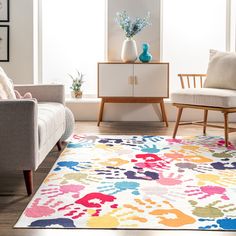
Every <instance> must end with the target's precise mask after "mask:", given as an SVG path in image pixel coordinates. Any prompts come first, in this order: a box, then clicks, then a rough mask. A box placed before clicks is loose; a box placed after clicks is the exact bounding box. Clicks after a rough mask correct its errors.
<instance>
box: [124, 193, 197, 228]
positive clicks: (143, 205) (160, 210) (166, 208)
mask: <svg viewBox="0 0 236 236" xmlns="http://www.w3.org/2000/svg"><path fill="white" fill-rule="evenodd" d="M134 200H135V202H136V204H135V205H133V204H124V205H123V207H124V208H128V209H130V210H134V211H137V212H139V213H140V214H142V213H144V212H146V211H147V210H148V212H149V213H148V214H149V215H152V216H154V219H156V220H157V221H158V223H159V224H162V225H165V226H169V227H179V226H183V225H187V224H193V223H194V222H195V221H196V220H195V219H194V218H193V217H191V216H189V215H187V214H185V213H183V212H182V211H180V210H178V209H176V208H175V207H174V206H173V205H172V204H170V203H169V202H168V201H163V202H162V203H161V204H159V203H158V202H156V201H154V200H151V199H150V198H147V199H145V200H142V199H134Z"/></svg>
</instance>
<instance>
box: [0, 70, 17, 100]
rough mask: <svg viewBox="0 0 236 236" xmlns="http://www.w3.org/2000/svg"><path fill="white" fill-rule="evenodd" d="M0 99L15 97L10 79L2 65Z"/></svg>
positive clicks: (0, 71)
mask: <svg viewBox="0 0 236 236" xmlns="http://www.w3.org/2000/svg"><path fill="white" fill-rule="evenodd" d="M0 99H16V96H15V93H14V90H13V84H12V81H11V79H9V78H8V76H7V74H6V73H5V71H4V70H3V69H2V67H0Z"/></svg>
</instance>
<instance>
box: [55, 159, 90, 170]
mask: <svg viewBox="0 0 236 236" xmlns="http://www.w3.org/2000/svg"><path fill="white" fill-rule="evenodd" d="M90 167H91V162H77V161H60V162H58V163H57V167H56V168H55V169H54V171H60V170H62V169H63V168H68V169H70V170H74V171H78V172H79V171H80V170H81V169H89V168H90Z"/></svg>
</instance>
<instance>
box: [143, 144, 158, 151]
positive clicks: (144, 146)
mask: <svg viewBox="0 0 236 236" xmlns="http://www.w3.org/2000/svg"><path fill="white" fill-rule="evenodd" d="M139 147H140V148H141V151H142V152H146V153H158V152H160V149H158V148H157V146H156V145H155V144H153V145H152V146H149V145H143V146H139Z"/></svg>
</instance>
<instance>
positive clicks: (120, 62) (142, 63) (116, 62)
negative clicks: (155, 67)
mask: <svg viewBox="0 0 236 236" xmlns="http://www.w3.org/2000/svg"><path fill="white" fill-rule="evenodd" d="M98 64H123V65H127V64H141V65H150V64H169V62H160V61H151V62H146V63H144V62H139V61H138V62H122V61H104V62H98Z"/></svg>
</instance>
